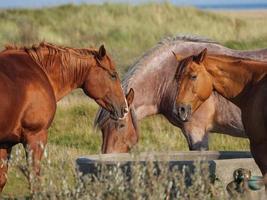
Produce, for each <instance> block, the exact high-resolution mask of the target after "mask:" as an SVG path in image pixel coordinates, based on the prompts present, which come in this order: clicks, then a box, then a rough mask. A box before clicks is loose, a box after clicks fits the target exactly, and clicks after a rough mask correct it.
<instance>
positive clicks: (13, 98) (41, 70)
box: [0, 43, 128, 191]
mask: <svg viewBox="0 0 267 200" xmlns="http://www.w3.org/2000/svg"><path fill="white" fill-rule="evenodd" d="M75 88H82V89H83V91H84V93H85V94H87V95H88V96H89V97H91V98H93V99H94V100H95V101H96V102H97V103H98V104H99V105H100V106H102V107H103V108H105V109H106V110H108V111H109V112H110V115H111V117H112V118H114V119H119V118H122V117H123V116H124V115H125V113H126V112H127V110H128V108H127V105H126V101H125V97H124V95H123V91H122V87H121V85H120V80H119V77H118V74H117V72H116V70H115V66H114V64H113V62H112V60H111V58H110V57H109V56H108V55H107V54H106V50H105V48H104V46H103V45H102V46H101V47H100V48H99V50H94V49H74V48H67V47H58V46H56V45H53V44H48V43H41V44H39V46H33V47H32V48H16V47H7V48H6V49H5V50H4V51H2V52H1V53H0V94H1V100H0V105H1V109H0V119H1V122H0V131H1V132H0V145H1V146H0V159H1V161H2V163H1V167H0V190H1V191H2V189H3V187H4V185H5V183H6V173H7V168H8V164H7V162H6V161H7V160H8V158H9V155H10V152H11V149H12V146H13V145H15V144H17V143H22V144H23V145H24V147H25V149H26V150H27V156H28V157H29V156H32V157H30V158H31V159H32V161H33V163H32V164H33V170H34V173H35V175H39V173H40V160H41V157H42V154H43V150H44V146H45V145H46V143H47V129H48V128H49V127H50V124H51V122H52V120H53V118H54V115H55V111H56V103H57V101H59V100H60V99H61V98H62V97H64V96H65V95H67V94H68V93H70V92H71V91H72V90H73V89H75Z"/></svg>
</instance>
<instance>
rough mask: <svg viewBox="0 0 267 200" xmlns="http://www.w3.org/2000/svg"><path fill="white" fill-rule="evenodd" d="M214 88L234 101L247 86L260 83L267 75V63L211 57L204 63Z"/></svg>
mask: <svg viewBox="0 0 267 200" xmlns="http://www.w3.org/2000/svg"><path fill="white" fill-rule="evenodd" d="M204 66H205V67H206V70H207V71H208V73H209V74H210V75H211V77H212V81H213V87H214V88H215V90H216V91H217V92H218V93H220V94H221V95H222V96H224V97H226V98H228V99H233V98H235V97H237V96H238V95H239V94H241V93H242V92H243V91H244V90H245V88H246V86H249V85H254V84H256V83H258V82H259V81H260V80H261V79H262V78H263V77H264V76H265V75H266V73H267V63H266V62H260V61H254V60H246V59H241V58H234V57H233V58H232V57H224V56H221V57H220V56H209V57H208V58H207V59H206V60H205V61H204Z"/></svg>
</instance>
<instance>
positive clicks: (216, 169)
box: [76, 151, 261, 185]
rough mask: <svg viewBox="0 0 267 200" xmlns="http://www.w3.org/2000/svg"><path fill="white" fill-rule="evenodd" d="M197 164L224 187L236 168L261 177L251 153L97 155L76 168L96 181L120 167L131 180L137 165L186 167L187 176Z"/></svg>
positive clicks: (204, 152) (84, 157)
mask: <svg viewBox="0 0 267 200" xmlns="http://www.w3.org/2000/svg"><path fill="white" fill-rule="evenodd" d="M196 161H201V163H206V164H208V169H209V173H210V176H211V177H216V178H217V179H219V180H220V181H221V182H222V183H223V184H225V185H226V184H228V183H229V182H230V181H232V179H233V171H234V170H236V169H238V168H245V169H248V170H251V172H252V175H254V176H260V175H261V173H260V170H259V168H258V167H257V165H256V163H255V161H254V159H253V158H252V156H251V153H250V152H247V151H190V152H189V151H186V152H167V153H162V152H161V153H159V152H144V153H140V154H138V155H133V154H128V153H121V154H99V155H90V156H82V157H79V158H77V160H76V164H77V169H78V170H79V171H80V172H81V173H82V175H94V177H98V176H99V175H100V174H101V167H103V166H105V167H108V168H112V167H118V166H119V167H120V168H121V169H122V171H123V172H124V173H125V174H127V176H131V166H132V165H133V164H136V163H139V164H142V165H147V164H148V163H154V164H155V165H157V164H160V163H165V164H166V163H167V164H168V167H169V169H168V170H173V169H175V170H180V171H181V170H182V169H184V168H185V167H186V168H187V169H189V172H190V173H194V168H195V164H196ZM165 166H166V165H165Z"/></svg>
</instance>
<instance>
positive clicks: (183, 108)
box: [178, 105, 186, 114]
mask: <svg viewBox="0 0 267 200" xmlns="http://www.w3.org/2000/svg"><path fill="white" fill-rule="evenodd" d="M178 111H179V113H180V114H185V112H186V108H185V107H184V105H181V106H179V108H178Z"/></svg>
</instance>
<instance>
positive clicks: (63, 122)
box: [0, 3, 267, 198]
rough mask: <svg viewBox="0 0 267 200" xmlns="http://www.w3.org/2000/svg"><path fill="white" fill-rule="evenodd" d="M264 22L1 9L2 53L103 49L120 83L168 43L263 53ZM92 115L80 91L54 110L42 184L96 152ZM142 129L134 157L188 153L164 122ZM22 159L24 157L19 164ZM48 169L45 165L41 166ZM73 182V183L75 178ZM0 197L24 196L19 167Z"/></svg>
mask: <svg viewBox="0 0 267 200" xmlns="http://www.w3.org/2000/svg"><path fill="white" fill-rule="evenodd" d="M264 16H266V15H264ZM264 16H263V17H261V16H259V17H257V18H255V17H254V16H253V14H249V13H248V14H247V15H245V17H244V13H243V14H242V15H240V16H239V15H238V13H236V14H235V15H227V14H223V13H222V12H220V13H219V14H215V13H213V12H208V11H201V10H197V9H195V8H178V7H175V6H172V5H170V4H168V3H164V4H145V5H139V6H130V5H125V4H104V5H81V6H75V5H65V6H60V7H55V8H45V9H36V10H30V9H20V10H0V27H1V31H0V46H3V45H4V44H7V43H15V44H22V45H24V44H25V45H28V44H32V43H37V42H40V41H42V40H46V41H48V42H53V43H56V44H62V45H69V46H73V47H89V46H99V45H100V44H102V43H104V44H105V45H106V47H107V49H108V52H109V53H110V54H111V55H112V57H113V58H114V60H115V62H116V63H117V66H118V70H119V72H120V75H121V76H122V75H123V74H124V73H125V71H127V69H128V67H129V66H130V65H131V64H132V63H134V61H136V59H138V57H139V56H141V55H142V53H143V52H145V51H146V50H148V49H150V48H151V47H153V46H154V45H155V44H156V43H157V42H158V41H159V40H160V39H161V38H164V37H166V36H175V35H176V34H198V35H203V36H206V37H210V38H212V39H214V40H217V41H219V42H221V43H222V44H224V45H226V46H228V47H231V48H234V49H256V48H264V47H267V37H266V35H267V21H266V18H264ZM97 108H98V106H97V105H96V103H94V102H93V101H91V100H88V98H87V97H85V95H82V94H81V93H80V92H75V93H74V94H72V95H70V96H68V97H67V98H65V99H64V100H62V101H61V102H60V103H58V108H57V113H56V117H55V119H54V122H53V124H52V127H51V128H50V130H49V145H48V152H50V153H49V154H50V159H51V162H52V165H51V166H50V165H49V166H50V167H44V169H43V174H44V176H45V177H50V178H51V180H52V179H53V180H54V179H60V178H58V176H56V175H55V173H56V174H58V175H62V172H60V170H61V169H58V166H61V164H60V162H61V161H62V162H63V161H64V159H65V161H64V162H68V163H70V166H69V167H68V169H67V170H66V174H65V176H66V177H72V176H73V169H74V166H73V160H74V159H75V158H76V157H77V156H78V155H81V154H94V153H99V152H100V145H101V134H100V132H99V131H96V130H94V129H93V120H94V115H95V113H96V110H97ZM140 127H141V130H140V132H141V135H140V137H141V138H140V142H139V144H138V145H137V146H136V147H135V148H136V149H137V151H152V150H154V151H174V150H175V151H179V150H188V147H187V144H186V141H185V138H184V137H183V135H182V134H181V132H180V130H179V129H178V128H176V127H174V126H172V125H171V124H169V123H168V122H167V121H166V119H164V118H163V117H161V116H156V117H149V118H147V119H145V120H143V121H142V122H141V123H140ZM16 148H18V147H16ZM210 149H211V150H248V149H249V143H248V140H247V139H240V138H233V137H230V136H226V135H220V134H211V135H210ZM13 156H14V158H15V157H16V151H13ZM23 158H24V157H23V155H21V156H20V159H23ZM46 162H48V161H47V159H44V163H46ZM14 163H16V162H15V161H14ZM57 165H58V166H57ZM45 166H47V165H45ZM53 173H54V174H53ZM63 176H64V175H63ZM48 179H49V178H48ZM70 179H71V178H70ZM71 180H72V181H70V182H73V178H72V179H71ZM55 181H56V180H55ZM71 185H72V184H71ZM46 189H47V188H46ZM3 195H4V196H8V197H10V198H11V197H25V196H27V195H29V190H28V188H27V183H26V181H25V178H24V177H23V176H22V175H21V174H20V172H19V171H18V170H17V167H16V164H13V165H11V167H10V169H9V179H8V183H7V185H6V187H5V190H4V192H3Z"/></svg>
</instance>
